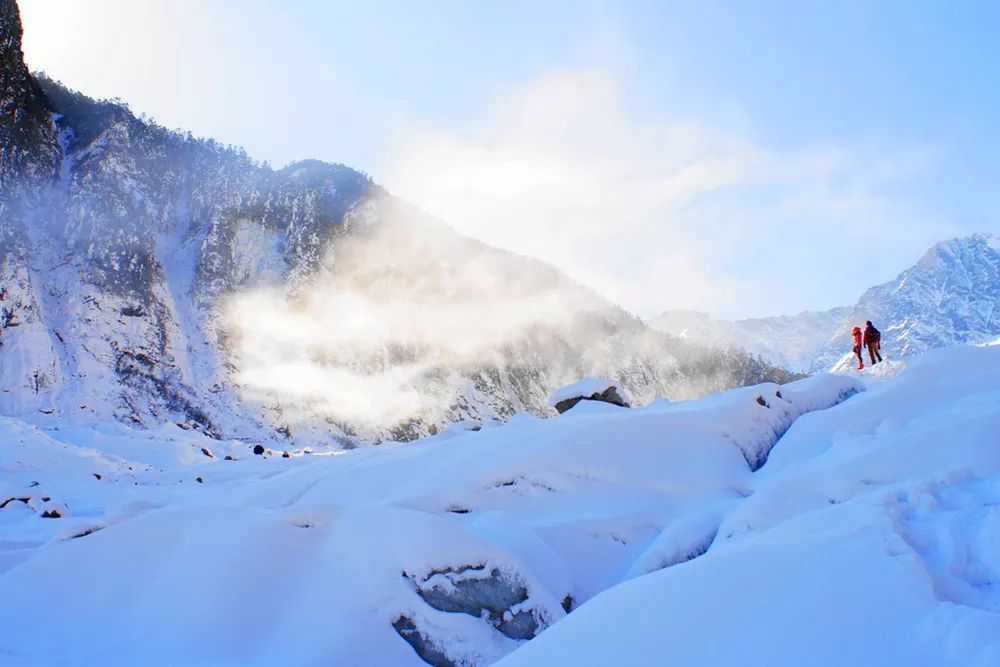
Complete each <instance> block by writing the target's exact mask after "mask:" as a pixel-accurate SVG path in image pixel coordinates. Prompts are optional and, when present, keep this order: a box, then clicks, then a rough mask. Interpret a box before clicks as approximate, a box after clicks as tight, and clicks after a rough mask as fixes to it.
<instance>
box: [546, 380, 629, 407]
mask: <svg viewBox="0 0 1000 667" xmlns="http://www.w3.org/2000/svg"><path fill="white" fill-rule="evenodd" d="M580 401H602V402H604V403H611V404H612V405H617V406H619V407H623V408H627V407H630V405H629V402H628V401H627V400H626V399H625V398H624V397H623V396H622V395H621V393H620V392H619V391H618V387H616V386H615V385H613V384H612V383H611V381H610V380H608V379H606V378H593V377H590V378H584V379H582V380H580V381H579V382H574V383H573V384H571V385H567V386H565V387H562V388H561V389H559V390H557V391H556V392H554V393H553V394H552V395H551V396H550V397H549V405H551V406H552V407H554V408H555V409H556V411H557V412H558V413H559V414H563V413H564V412H566V411H567V410H569V409H570V408H572V407H573V406H574V405H576V404H577V403H579V402H580Z"/></svg>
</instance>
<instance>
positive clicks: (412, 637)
mask: <svg viewBox="0 0 1000 667" xmlns="http://www.w3.org/2000/svg"><path fill="white" fill-rule="evenodd" d="M392 627H393V629H394V630H395V631H396V632H397V633H398V634H399V636H400V637H402V638H403V639H404V640H405V641H406V643H407V644H409V645H410V646H412V647H413V650H414V651H415V652H416V654H417V655H418V656H420V659H421V660H423V661H424V662H426V663H427V664H428V665H433V666H434V667H457V665H458V663H457V662H455V661H454V660H452V659H451V658H450V657H448V654H447V653H445V651H444V649H443V648H442V647H441V646H439V645H438V643H437V642H436V641H434V639H433V638H431V637H430V636H428V635H426V634H425V633H423V632H421V631H420V629H419V628H418V627H417V626H416V624H415V623H414V622H413V619H411V618H409V617H407V616H400V617H399V618H397V619H396V620H395V621H393V622H392Z"/></svg>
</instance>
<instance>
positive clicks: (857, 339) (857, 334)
mask: <svg viewBox="0 0 1000 667" xmlns="http://www.w3.org/2000/svg"><path fill="white" fill-rule="evenodd" d="M851 336H852V337H853V338H854V354H855V355H856V356H857V357H858V370H859V371H860V370H861V369H862V368H864V367H865V362H864V361H863V360H862V359H861V340H862V336H861V327H854V329H852V330H851Z"/></svg>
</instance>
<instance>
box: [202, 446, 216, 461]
mask: <svg viewBox="0 0 1000 667" xmlns="http://www.w3.org/2000/svg"><path fill="white" fill-rule="evenodd" d="M201 453H202V454H204V455H205V456H207V457H208V458H210V459H214V458H215V454H213V453H212V450H210V449H209V448H208V447H202V448H201Z"/></svg>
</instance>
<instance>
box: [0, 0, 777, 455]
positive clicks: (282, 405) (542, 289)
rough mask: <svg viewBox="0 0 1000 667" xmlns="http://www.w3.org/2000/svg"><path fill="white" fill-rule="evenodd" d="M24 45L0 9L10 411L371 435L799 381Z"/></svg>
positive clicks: (308, 435)
mask: <svg viewBox="0 0 1000 667" xmlns="http://www.w3.org/2000/svg"><path fill="white" fill-rule="evenodd" d="M20 43H21V25H20V21H19V17H18V11H17V6H16V4H15V3H14V2H13V0H0V92H2V99H0V114H2V115H0V289H3V290H5V293H4V300H3V301H2V302H0V307H2V308H3V310H4V322H3V323H5V324H7V326H6V327H5V328H3V330H2V331H0V334H2V335H0V342H2V347H0V414H7V415H19V416H22V417H23V416H25V415H34V417H33V418H36V419H52V420H84V421H88V420H103V419H119V420H122V421H125V422H129V423H134V424H139V425H147V426H151V425H155V424H158V423H162V422H166V421H169V422H176V423H178V424H181V425H183V426H184V427H185V428H193V429H199V430H203V431H205V432H206V433H209V434H212V435H215V436H219V437H223V436H228V437H245V438H255V439H256V438H259V439H264V438H294V439H296V440H297V441H298V442H317V443H319V444H328V445H333V446H352V445H354V444H357V443H360V442H371V441H377V440H381V439H385V438H392V439H408V438H412V437H415V436H418V435H421V434H425V433H428V432H433V431H434V430H435V429H436V428H437V427H438V426H439V425H441V424H444V423H447V422H451V421H456V420H461V419H467V418H473V419H479V420H488V419H504V418H507V417H509V416H511V415H512V414H514V413H515V412H518V411H532V412H535V413H538V414H549V413H551V412H552V411H551V408H550V407H549V406H548V405H547V403H546V397H547V395H548V394H549V392H551V391H552V389H554V388H555V387H557V386H559V385H561V384H564V383H566V382H569V381H573V380H576V379H577V378H579V377H581V376H585V375H603V376H609V377H611V378H613V379H614V380H615V381H616V383H618V384H619V386H620V387H622V388H623V389H624V390H625V391H626V392H628V393H629V394H630V395H631V398H632V399H633V400H634V401H636V402H638V403H642V402H646V401H649V400H651V399H652V398H654V397H655V396H660V395H662V396H669V397H674V398H688V397H693V396H697V395H700V394H703V393H705V392H708V391H714V390H718V389H723V388H727V387H731V386H736V385H743V384H750V383H757V382H760V381H764V380H774V381H783V380H786V379H788V377H789V375H788V373H786V372H785V371H783V370H782V369H780V368H777V367H775V366H773V365H770V364H767V363H764V362H762V361H760V360H759V359H756V358H754V357H753V356H751V355H749V354H746V353H744V352H742V351H739V350H712V349H708V348H706V347H702V346H696V345H691V344H689V343H686V342H684V341H682V340H679V339H677V338H676V337H673V336H669V335H666V334H663V333H661V332H658V331H655V330H653V329H651V328H650V327H648V326H647V325H646V324H645V323H644V322H642V321H640V320H639V319H637V318H635V317H633V316H631V315H629V314H628V313H626V312H624V311H623V310H621V309H619V308H617V307H615V306H613V305H611V304H609V303H608V302H606V301H605V300H603V299H601V298H600V297H598V296H597V295H596V294H595V293H593V292H592V291H590V290H588V289H586V288H583V287H581V286H579V285H576V284H574V283H572V282H571V281H569V280H568V279H566V278H565V277H564V276H562V275H561V274H559V273H558V272H557V271H555V270H554V269H552V268H551V267H549V266H548V265H545V264H543V263H541V262H538V261H535V260H530V259H526V258H523V257H517V256H514V255H511V254H509V253H505V252H502V251H499V250H496V249H494V248H490V247H488V246H485V245H483V244H481V243H478V242H476V241H473V240H471V239H467V238H463V237H461V236H459V235H458V234H456V233H455V232H454V231H452V230H451V229H450V228H448V227H447V226H445V225H444V224H443V223H440V222H438V221H436V220H433V219H431V218H429V217H428V216H426V215H424V214H422V213H421V212H420V211H418V210H416V209H415V208H413V207H412V206H409V205H407V204H406V203H405V202H402V201H400V200H398V199H396V198H394V197H392V196H391V195H390V194H389V193H387V192H386V191H385V190H383V189H382V188H380V187H379V186H378V185H376V184H375V183H373V182H372V181H371V179H370V178H368V177H367V176H366V175H364V174H361V173H359V172H357V171H355V170H353V169H350V168H349V167H346V166H343V165H337V164H326V163H323V162H318V161H305V162H299V163H296V164H293V165H290V166H288V167H286V168H284V169H279V170H274V169H271V168H270V167H269V166H267V165H264V164H260V163H257V162H255V161H254V160H252V159H250V158H249V157H248V156H247V155H246V154H245V153H244V152H243V151H242V150H239V149H236V148H232V147H225V146H222V145H220V144H218V143H216V142H214V141H211V140H201V139H195V138H193V137H192V136H191V135H190V134H184V133H180V132H175V131H169V130H167V129H165V128H163V127H160V126H158V125H156V124H155V123H153V122H151V121H145V120H140V119H138V118H136V116H134V115H133V114H132V113H131V112H130V110H129V109H128V108H127V107H126V106H124V105H122V104H120V103H115V102H108V101H95V100H93V99H90V98H88V97H86V96H84V95H81V94H79V93H76V92H73V91H71V90H68V89H67V88H65V87H64V86H62V85H60V84H59V83H57V82H55V81H52V80H50V79H47V78H45V77H44V76H33V75H32V74H31V73H30V72H29V70H28V68H27V66H26V65H25V63H24V60H23V57H22V53H21V48H20ZM324 131H327V130H324ZM344 131H349V129H344ZM401 258H402V259H401ZM246 294H254V295H257V298H256V299H255V300H251V301H246V302H240V303H241V304H243V306H244V308H243V309H242V310H239V311H238V315H239V316H237V317H234V316H233V313H232V304H233V299H234V297H236V296H241V295H246ZM323 300H329V302H330V303H331V304H334V305H336V306H337V309H336V310H332V311H330V312H334V313H335V314H336V317H333V318H330V317H327V318H326V319H324V318H323V317H321V316H320V315H322V313H323V312H326V311H324V309H323V308H318V309H317V308H316V307H315V304H316V303H318V302H322V301H323ZM310 303H311V304H313V306H312V307H311V306H310V305H309V304H310ZM384 303H394V304H400V305H401V306H406V305H409V307H410V310H409V311H407V310H405V309H403V310H402V311H401V312H403V313H404V315H403V316H400V315H399V314H398V313H396V312H393V313H384V312H382V310H381V309H382V306H383V304H384ZM352 304H353V305H352ZM424 304H431V305H433V306H435V308H428V309H426V310H419V309H420V308H422V307H423V305H424ZM442 304H444V305H445V306H448V307H447V308H445V307H442ZM455 304H459V305H458V306H455V307H452V306H454V305H455ZM415 311H419V312H418V314H419V315H420V316H419V317H417V316H416V315H415V314H414V312H415ZM317 312H320V315H317ZM435 317H437V318H438V321H435V322H433V324H434V325H435V327H436V328H435V329H434V330H433V331H429V332H428V331H426V329H427V324H428V321H430V320H432V319H433V318H435ZM378 318H382V320H379V319H378ZM407 318H408V319H407ZM352 332H356V335H354V336H353V337H352V336H351V334H352ZM444 335H446V337H449V338H450V339H451V340H449V341H448V344H447V346H444V345H443V344H440V343H439V340H438V338H439V337H441V336H444ZM255 336H259V337H262V340H257V339H256V338H255ZM265 354H266V355H269V358H266V359H262V358H261V357H262V355H265ZM383 385H385V386H386V387H387V388H386V389H385V390H383V389H382V387H383ZM334 395H335V396H337V398H336V400H334V399H332V398H331V396H334ZM358 397H365V398H366V400H367V402H366V403H365V404H364V405H361V406H359V405H356V404H355V403H356V401H355V399H356V398H358ZM359 415H360V416H359Z"/></svg>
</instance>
